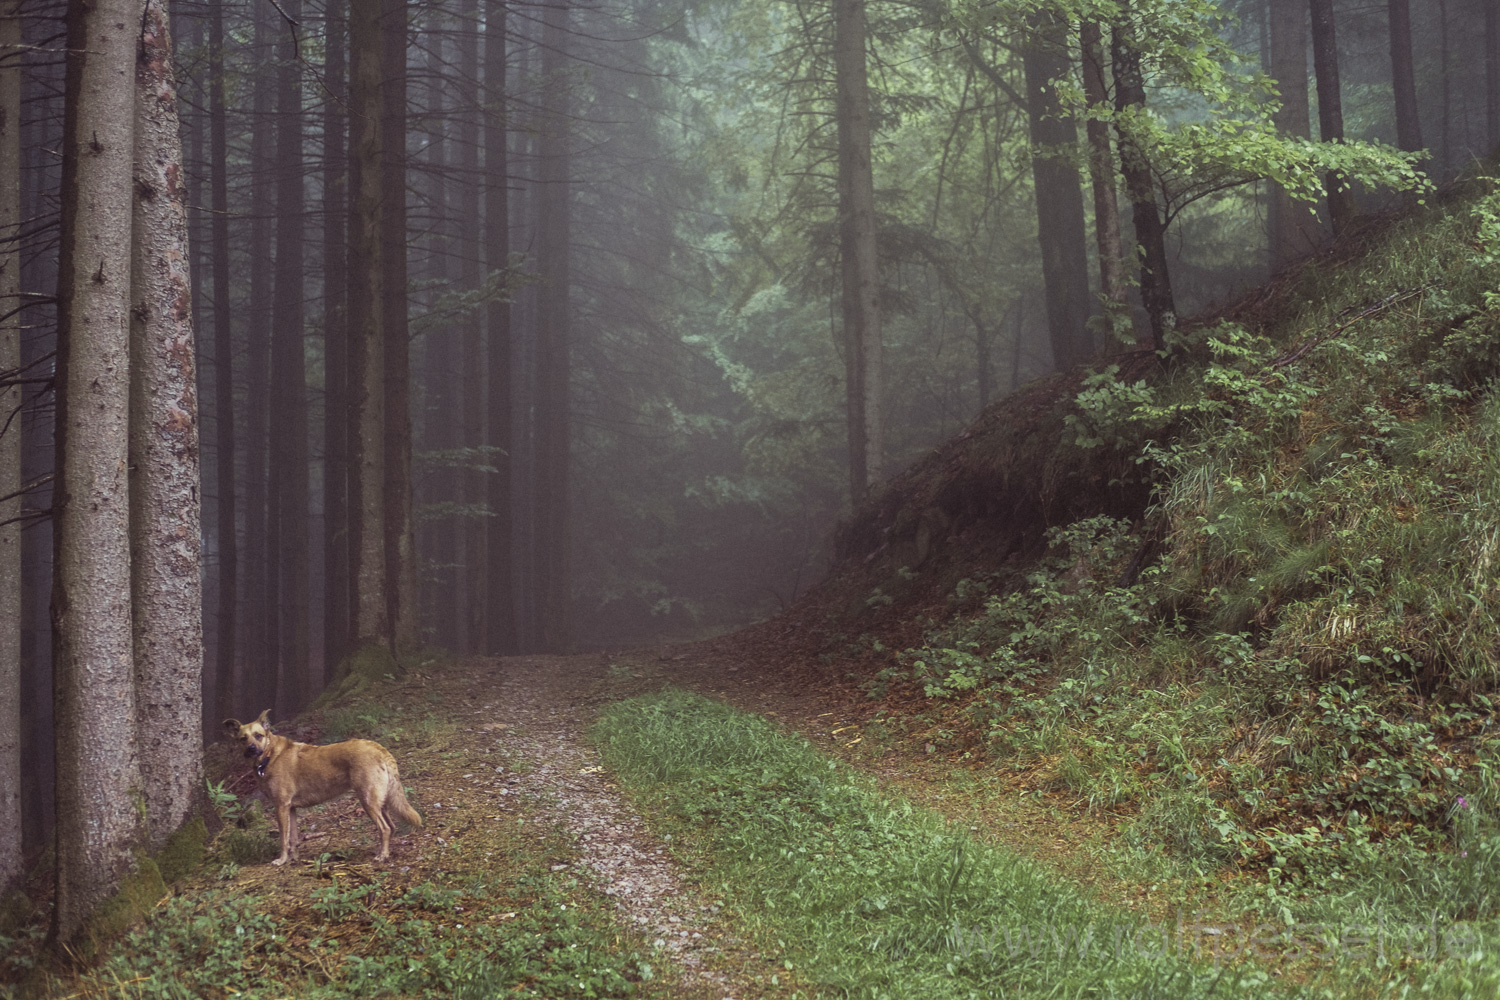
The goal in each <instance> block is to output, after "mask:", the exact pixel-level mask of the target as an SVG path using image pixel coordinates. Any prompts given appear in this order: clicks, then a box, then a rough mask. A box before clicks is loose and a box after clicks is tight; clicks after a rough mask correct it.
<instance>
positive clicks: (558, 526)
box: [536, 3, 572, 652]
mask: <svg viewBox="0 0 1500 1000" xmlns="http://www.w3.org/2000/svg"><path fill="white" fill-rule="evenodd" d="M568 21H569V9H568V5H567V4H565V3H557V4H552V5H549V6H548V7H547V8H546V9H545V10H544V11H543V14H542V24H543V27H542V81H543V84H542V85H543V86H544V87H545V88H546V91H545V93H544V96H543V99H542V100H543V107H542V116H543V120H542V125H541V128H542V135H541V139H540V145H539V155H538V160H539V161H540V162H539V164H538V180H539V182H540V189H541V190H540V195H539V197H540V204H539V206H538V209H537V258H538V264H539V268H540V284H541V287H540V289H539V291H538V300H537V324H536V338H537V347H536V350H537V403H536V526H537V527H536V533H537V541H536V544H537V553H536V561H537V572H536V577H537V579H536V584H537V589H538V590H539V592H540V593H539V595H538V596H539V607H538V612H539V615H538V617H539V619H540V621H539V625H540V636H539V639H540V642H541V646H542V648H543V649H544V650H547V651H549V652H561V651H563V650H566V649H567V648H568V645H569V641H570V621H569V611H570V604H571V601H570V600H569V598H570V596H571V580H570V579H569V555H570V552H569V548H570V545H569V538H568V528H569V524H568V514H569V508H570V505H571V499H572V497H571V483H570V479H571V477H570V475H569V472H570V469H569V463H570V460H571V454H572V439H571V427H570V416H571V413H570V402H571V400H570V391H569V390H570V386H571V378H570V367H571V362H570V344H569V338H570V330H569V322H570V319H571V316H570V311H569V307H568V306H569V303H568V298H569V291H570V289H569V286H570V284H571V282H572V276H571V273H570V267H569V264H570V261H569V255H570V253H571V247H570V242H571V234H570V225H571V221H572V216H571V206H570V204H569V203H570V201H571V199H570V197H569V194H570V192H569V186H570V184H571V180H572V178H571V177H570V176H569V175H570V173H571V171H572V161H571V157H570V155H569V143H570V138H571V136H570V127H571V120H570V118H569V115H570V104H571V102H570V101H569V89H570V82H569V80H568V79H567V77H566V71H567V68H568V62H569V60H568V45H569V25H568Z"/></svg>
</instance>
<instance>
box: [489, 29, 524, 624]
mask: <svg viewBox="0 0 1500 1000" xmlns="http://www.w3.org/2000/svg"><path fill="white" fill-rule="evenodd" d="M505 15H506V5H505V3H504V2H502V0H489V2H488V4H487V6H486V10H485V23H484V98H485V99H484V111H485V113H484V226H485V237H484V238H485V255H484V256H485V266H486V267H487V268H488V269H489V270H490V272H491V273H492V274H494V273H497V272H498V273H501V274H504V273H506V271H507V269H508V267H509V264H510V188H509V184H510V176H509V175H510V158H509V150H508V149H507V146H506V144H507V142H508V140H509V135H510V132H509V129H508V128H507V124H508V121H507V116H508V114H509V111H508V109H507V106H506V88H505V71H506V53H505ZM485 327H486V330H485V333H486V341H487V343H486V362H487V366H486V367H487V372H486V376H487V383H488V384H487V386H486V388H487V390H488V391H487V393H486V397H485V403H486V408H487V412H486V418H485V424H486V428H485V430H486V441H487V443H488V444H489V446H490V447H491V448H492V449H494V450H493V451H492V452H491V455H492V460H493V462H494V464H495V471H494V473H493V474H491V476H490V478H489V489H488V492H487V501H488V505H489V509H490V518H489V522H490V524H489V532H488V533H487V535H486V546H487V551H486V557H485V564H486V571H487V575H488V586H487V587H486V590H485V598H486V609H487V610H486V614H485V618H486V619H487V635H488V637H489V646H488V648H487V649H485V652H488V653H514V652H516V651H517V649H518V647H517V642H516V609H515V602H514V599H513V594H514V589H513V586H514V584H513V570H512V562H513V558H514V556H513V549H512V545H511V531H512V525H513V519H512V516H511V503H512V499H511V497H512V490H511V472H512V468H513V466H512V463H511V451H512V449H513V447H514V444H513V442H512V439H511V438H512V427H511V388H510V385H511V383H510V378H511V371H510V370H511V311H510V302H509V300H508V299H504V300H501V299H496V300H492V301H491V302H490V303H489V304H488V305H487V306H486V307H485Z"/></svg>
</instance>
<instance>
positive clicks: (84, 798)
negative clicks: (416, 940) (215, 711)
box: [52, 0, 198, 946]
mask: <svg viewBox="0 0 1500 1000" xmlns="http://www.w3.org/2000/svg"><path fill="white" fill-rule="evenodd" d="M143 9H144V3H143V0H72V2H70V3H69V5H68V14H67V57H66V58H67V86H66V94H67V99H66V112H65V118H64V125H63V147H62V165H63V178H62V189H61V204H62V229H61V233H60V236H59V240H60V242H59V262H58V263H59V266H58V289H57V308H58V355H57V376H56V379H57V382H56V384H57V414H56V419H57V432H56V433H57V444H58V450H59V454H58V462H57V479H56V482H55V484H54V490H55V492H54V501H53V510H54V513H53V528H54V532H55V540H56V541H55V546H56V554H55V559H54V573H53V592H52V621H53V628H54V647H53V656H54V659H53V682H54V691H55V719H56V751H57V829H56V841H55V843H56V850H57V855H56V869H55V870H56V895H55V900H54V906H53V922H52V939H53V941H54V942H55V943H56V944H57V945H58V946H66V945H68V944H70V943H72V942H73V940H74V938H75V937H76V936H77V935H78V933H79V931H80V930H81V929H82V928H83V926H84V923H85V921H86V920H87V919H88V917H89V915H90V914H91V913H92V912H93V911H94V909H95V908H96V907H97V906H98V905H99V904H100V903H101V902H103V901H104V900H105V899H107V898H108V897H109V896H110V895H111V894H112V893H113V892H114V891H115V889H116V888H117V887H118V885H119V883H120V880H121V878H122V877H123V876H124V875H125V874H126V872H127V871H128V870H129V869H130V867H131V865H132V863H133V861H134V851H135V850H136V849H137V848H139V847H140V846H142V840H143V832H144V830H143V823H142V822H141V816H140V813H139V812H138V810H137V807H136V802H137V798H138V796H139V795H140V794H141V781H140V766H139V759H138V756H137V745H136V733H135V721H136V720H135V684H134V680H135V677H134V661H133V657H132V643H133V640H132V628H131V603H130V548H129V537H130V535H129V527H130V511H129V507H130V498H129V484H128V481H127V469H128V468H129V464H130V455H129V434H128V424H129V414H130V244H131V192H132V188H133V185H132V178H131V161H132V158H133V154H134V149H135V65H136V55H137V52H138V48H139V40H140V30H141V18H142V12H143ZM192 725H193V728H195V729H196V728H197V725H198V723H197V720H196V719H195V720H193V723H192Z"/></svg>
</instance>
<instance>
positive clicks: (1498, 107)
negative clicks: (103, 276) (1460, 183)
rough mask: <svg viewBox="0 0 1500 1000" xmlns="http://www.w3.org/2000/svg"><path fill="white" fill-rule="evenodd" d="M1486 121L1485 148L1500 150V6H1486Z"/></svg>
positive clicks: (1490, 150) (1491, 152)
mask: <svg viewBox="0 0 1500 1000" xmlns="http://www.w3.org/2000/svg"><path fill="white" fill-rule="evenodd" d="M1484 120H1485V126H1486V129H1485V134H1486V136H1487V137H1488V139H1487V143H1486V146H1485V148H1486V149H1488V150H1489V152H1490V154H1491V155H1493V154H1494V152H1495V150H1496V149H1497V148H1500V6H1497V5H1496V4H1493V3H1487V4H1485V5H1484Z"/></svg>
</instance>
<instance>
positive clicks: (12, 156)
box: [0, 0, 22, 895]
mask: <svg viewBox="0 0 1500 1000" xmlns="http://www.w3.org/2000/svg"><path fill="white" fill-rule="evenodd" d="M20 367H21V0H0V380H4V379H5V378H7V377H9V373H11V372H16V371H19V370H20ZM20 517H21V385H20V383H19V382H17V383H15V384H12V385H6V384H5V383H4V382H3V381H0V895H4V894H5V893H6V892H8V891H9V890H10V889H11V887H12V886H13V885H14V884H15V883H16V881H17V880H18V879H19V878H20V877H21V620H22V616H21V521H20Z"/></svg>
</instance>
